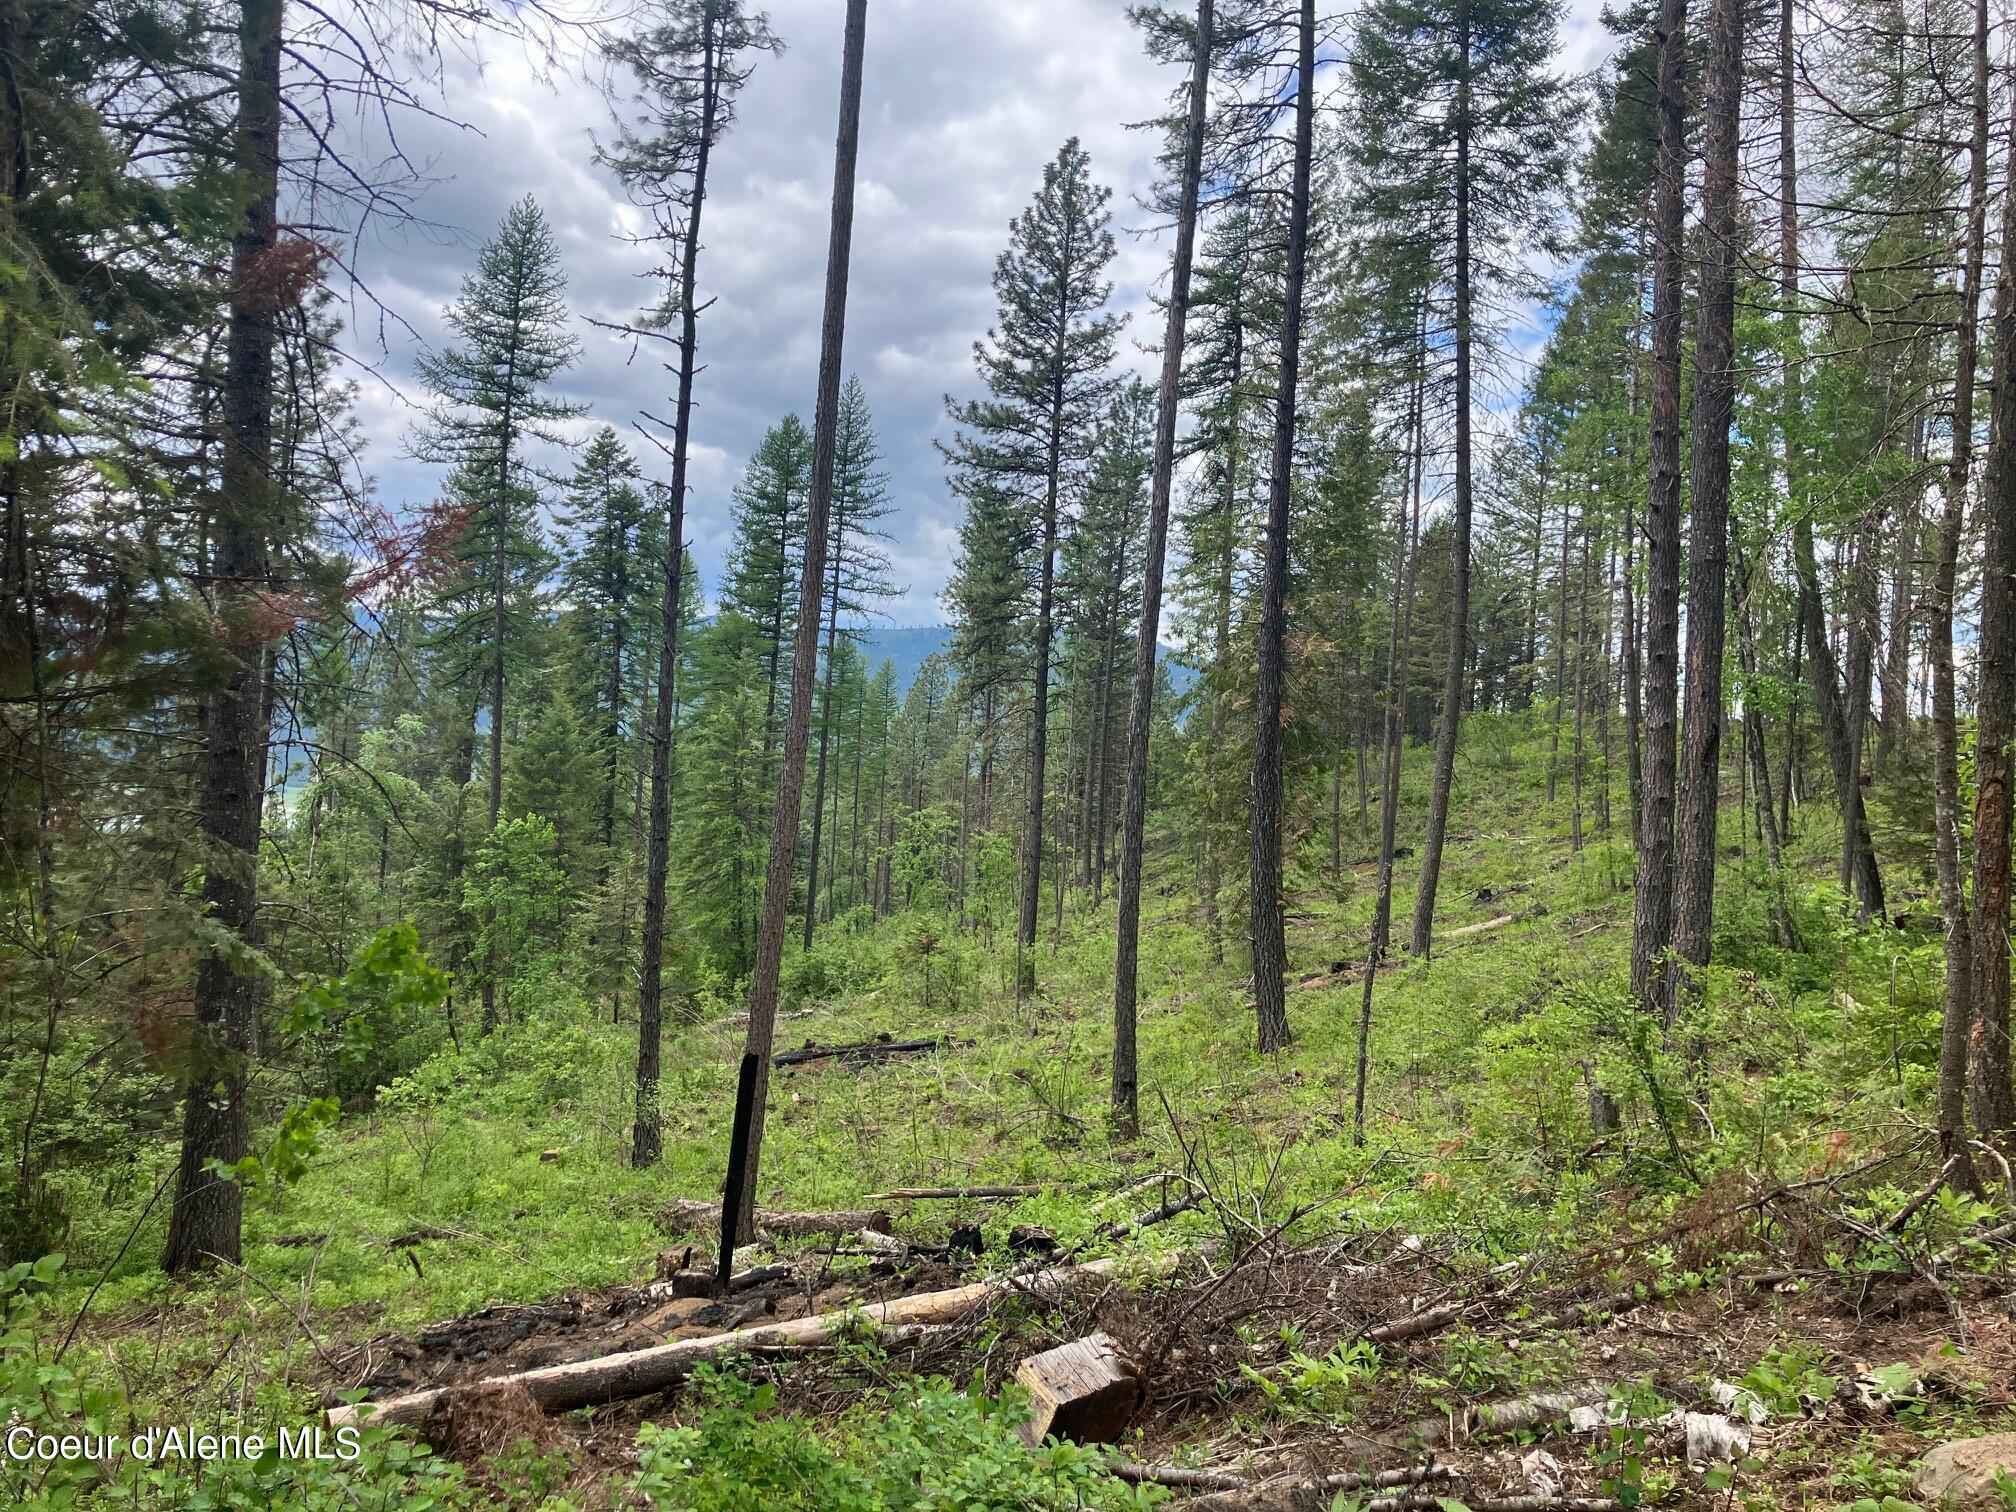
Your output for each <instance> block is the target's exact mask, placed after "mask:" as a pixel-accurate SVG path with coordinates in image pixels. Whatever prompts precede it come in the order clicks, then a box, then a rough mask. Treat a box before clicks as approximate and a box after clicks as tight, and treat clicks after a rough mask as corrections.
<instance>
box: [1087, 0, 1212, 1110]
mask: <svg viewBox="0 0 2016 1512" xmlns="http://www.w3.org/2000/svg"><path fill="white" fill-rule="evenodd" d="M1212 11H1213V0H1197V36H1196V46H1195V48H1194V50H1193V51H1192V53H1191V60H1190V113H1189V116H1188V119H1187V120H1186V121H1185V123H1184V130H1183V178H1182V183H1181V186H1180V187H1179V189H1178V191H1177V202H1176V249H1175V253H1174V256H1173V257H1172V258H1171V261H1170V265H1169V305H1168V309H1167V311H1166V313H1165V316H1164V319H1163V323H1162V378H1161V385H1160V389H1159V392H1158V394H1157V397H1156V408H1155V461H1154V472H1153V474H1152V476H1151V478H1150V481H1149V490H1148V542H1147V548H1146V553H1145V555H1144V556H1143V558H1142V562H1141V629H1140V633H1139V635H1138V636H1137V638H1136V643H1135V647H1134V694H1133V697H1132V698H1131V699H1130V700H1129V702H1128V705H1127V780H1126V788H1125V790H1124V792H1123V794H1122V797H1121V800H1120V882H1119V897H1118V899H1117V907H1118V914H1119V921H1118V923H1117V925H1116V939H1115V944H1114V952H1113V1077H1112V1112H1111V1118H1112V1122H1113V1131H1114V1133H1115V1134H1116V1135H1117V1136H1118V1137H1119V1138H1122V1139H1133V1138H1135V1137H1136V1136H1138V1135H1139V1134H1140V1132H1141V1101H1140V1066H1139V1062H1138V1059H1137V1052H1136V1049H1135V1042H1134V1030H1135V1024H1136V1021H1137V1013H1136V1002H1137V1000H1138V994H1139V991H1140V969H1141V857H1142V847H1143V842H1144V836H1145V835H1146V832H1147V827H1148V738H1149V730H1150V726H1151V724H1152V722H1153V718H1154V711H1155V652H1156V640H1157V636H1158V633H1159V629H1160V626H1161V623H1162V571H1163V566H1164V563H1165V561H1166V559H1167V557H1168V551H1169V496H1170V492H1171V489H1172V487H1173V486H1174V482H1175V476H1176V406H1177V403H1178V396H1179V393H1180V390H1181V385H1182V379H1183V340H1184V336H1185V334H1186V331H1187V329H1188V327H1187V324H1186V316H1187V315H1188V312H1189V308H1190V265H1191V261H1192V259H1193V258H1194V256H1195V251H1196V243H1197V196H1198V180H1199V178H1200V177H1201V175H1202V170H1203V162H1204V110H1205V104H1206V99H1207V96H1208V94H1209V92H1210V87H1211V29H1212V20H1213V17H1212Z"/></svg>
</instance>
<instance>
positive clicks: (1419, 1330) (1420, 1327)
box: [1361, 1302, 1463, 1344]
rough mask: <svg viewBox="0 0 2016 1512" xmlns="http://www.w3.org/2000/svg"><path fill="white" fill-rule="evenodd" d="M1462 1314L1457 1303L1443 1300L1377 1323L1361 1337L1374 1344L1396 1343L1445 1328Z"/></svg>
mask: <svg viewBox="0 0 2016 1512" xmlns="http://www.w3.org/2000/svg"><path fill="white" fill-rule="evenodd" d="M1462 1316H1463V1309H1462V1308H1461V1307H1460V1306H1459V1305H1458V1304H1456V1303H1454V1302H1444V1303H1442V1304H1441V1305H1440V1306H1439V1307H1426V1308H1423V1309H1422V1310H1421V1311H1420V1312H1417V1313H1410V1314H1409V1315H1408V1316H1406V1317H1404V1318H1395V1319H1393V1320H1392V1321H1391V1322H1390V1323H1380V1324H1377V1325H1375V1326H1374V1327H1371V1328H1368V1329H1366V1330H1365V1332H1364V1333H1363V1335H1361V1337H1363V1338H1365V1339H1368V1340H1370V1341H1371V1342H1372V1343H1374V1344H1397V1343H1399V1342H1400V1341H1401V1340H1402V1339H1417V1338H1419V1337H1420V1336H1421V1335H1422V1334H1426V1333H1434V1332H1436V1331H1437V1330H1439V1329H1444V1328H1447V1327H1448V1326H1449V1325H1450V1324H1451V1323H1454V1322H1455V1321H1456V1320H1457V1319H1458V1318H1460V1317H1462Z"/></svg>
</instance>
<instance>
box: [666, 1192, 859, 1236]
mask: <svg viewBox="0 0 2016 1512" xmlns="http://www.w3.org/2000/svg"><path fill="white" fill-rule="evenodd" d="M869 1201H871V1202H872V1201H874V1199H873V1198H870V1199H869ZM658 1226H659V1227H660V1228H662V1229H664V1230H666V1231H667V1232H668V1233H674V1234H705V1233H710V1232H713V1231H715V1230H718V1229H719V1228H720V1227H721V1204H720V1203H719V1202H702V1201H700V1200H699V1199H698V1198H695V1197H675V1198H673V1199H672V1200H671V1201H670V1202H668V1203H666V1204H665V1205H664V1206H662V1207H660V1208H659V1209H658ZM756 1227H757V1228H758V1229H759V1230H761V1231H762V1232H764V1233H766V1234H774V1235H776V1236H777V1237H778V1238H780V1239H803V1238H805V1237H806V1236H807V1235H810V1234H855V1233H859V1232H860V1231H861V1230H862V1229H873V1230H874V1231H875V1232H876V1233H878V1234H886V1233H888V1232H889V1227H890V1225H889V1215H888V1214H887V1213H885V1212H883V1211H882V1210H881V1209H880V1208H874V1209H859V1210H849V1211H844V1212H835V1213H785V1212H780V1211H778V1210H777V1209H775V1208H758V1209H756Z"/></svg>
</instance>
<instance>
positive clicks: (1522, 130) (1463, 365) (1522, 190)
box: [1351, 0, 1575, 955]
mask: <svg viewBox="0 0 2016 1512" xmlns="http://www.w3.org/2000/svg"><path fill="white" fill-rule="evenodd" d="M1560 11H1561V7H1560V3H1559V0H1375V3H1374V4H1373V5H1372V6H1371V7H1370V9H1369V10H1368V11H1367V12H1366V14H1365V17H1364V19H1363V21H1362V23H1361V24H1360V27H1359V32H1358V38H1357V45H1356V48H1355V49H1354V51H1353V53H1352V58H1351V75H1352V82H1353V85H1354V91H1355V101H1354V106H1353V120H1354V121H1355V123H1356V132H1355V151H1354V157H1355V160H1356V165H1357V173H1358V200H1359V209H1360V213H1361V214H1362V215H1363V216H1364V217H1365V218H1366V220H1367V221H1368V223H1369V224H1370V226H1371V227H1372V236H1371V244H1370V247H1369V248H1368V249H1367V250H1368V253H1369V255H1370V256H1372V257H1373V258H1375V259H1378V258H1383V257H1385V256H1387V255H1388V254H1389V253H1390V254H1391V255H1392V256H1393V257H1394V259H1395V263H1396V265H1397V266H1399V267H1401V268H1406V267H1408V266H1410V265H1412V266H1413V267H1414V268H1415V269H1416V270H1417V271H1418V272H1419V274H1420V276H1421V277H1423V278H1424V279H1425V281H1426V284H1425V287H1423V288H1422V289H1421V290H1420V291H1419V296H1418V299H1419V301H1420V303H1422V304H1425V306H1426V308H1427V309H1428V310H1429V330H1430V346H1431V349H1432V350H1434V351H1435V352H1436V353H1437V355H1438V357H1439V358H1441V359H1442V361H1443V362H1444V363H1446V382H1447V390H1446V395H1447V397H1446V403H1447V404H1448V405H1449V407H1450V409H1451V410H1452V412H1453V413H1452V417H1451V418H1452V423H1453V431H1454V444H1453V455H1452V457H1451V470H1452V473H1453V478H1452V493H1453V499H1452V506H1453V507H1452V515H1453V522H1454V532H1453V535H1452V541H1451V550H1452V552H1453V557H1452V570H1453V576H1454V583H1455V592H1454V595H1453V597H1452V600H1451V603H1450V622H1449V623H1450V630H1449V644H1448V655H1447V660H1446V662H1445V666H1444V678H1443V695H1442V715H1441V723H1440V726H1439V727H1438V734H1437V737H1436V747H1435V781H1434V786H1433V788H1432V789H1431V794H1430V801H1429V811H1428V833H1427V836H1426V839H1425V841H1424V843H1423V845H1422V849H1421V874H1420V882H1419V885H1418V887H1417V889H1416V892H1415V899H1414V926H1413V942H1412V945H1413V951H1414V953H1415V954H1416V955H1426V954H1427V953H1428V951H1429V948H1430V946H1431V944H1432V943H1433V940H1434V926H1435V893H1436V888H1437V885H1438V883H1439V881H1440V874H1441V858H1442V846H1443V839H1444V836H1445V834H1446V832H1447V829H1448V819H1449V800H1450V791H1451V788H1452V786H1453V784H1454V781H1455V771H1456V738H1457V727H1458V725H1459V723H1460V721H1461V718H1462V713H1463V705H1464V695H1465V687H1466V677H1467V675H1468V663H1469V649H1470V642H1469V632H1470V576H1471V569H1470V558H1471V539H1470V536H1471V515H1472V497H1473V484H1474V478H1473V471H1474V463H1473V456H1472V433H1473V429H1474V424H1475V415H1474V413H1473V409H1474V404H1475V400H1474V396H1473V391H1474V387H1475V382H1474V372H1475V369H1476V366H1477V364H1478V359H1479V355H1480V348H1481V349H1482V351H1483V352H1485V353H1488V352H1490V351H1491V350H1493V348H1494V347H1495V345H1496V343H1497V340H1498V335H1497V330H1496V325H1495V322H1494V321H1493V319H1492V318H1491V312H1492V311H1493V310H1494V309H1495V308H1498V307H1501V305H1502V301H1503V299H1504V297H1505V296H1508V295H1516V294H1518V293H1520V292H1522V291H1524V290H1526V289H1528V288H1529V287H1530V281H1531V275H1530V273H1529V272H1528V271H1527V270H1528V262H1529V259H1530V257H1531V255H1532V253H1533V251H1534V250H1535V249H1536V248H1538V249H1542V250H1547V249H1553V248H1555V247H1557V246H1558V244H1559V236H1558V234H1557V232H1558V227H1557V219H1558V214H1559V204H1560V199H1561V194H1562V191H1563V189H1564V187H1565V184H1566V180H1567V172H1568V160H1567V152H1568V147H1569V144H1570V143H1571V141H1572V140H1573V130H1572V128H1573V124H1574V103H1575V101H1574V95H1573V93H1572V90H1571V87H1570V86H1569V84H1568V83H1566V82H1565V81H1563V80H1561V79H1559V78H1558V77H1557V76H1556V75H1555V74H1554V73H1553V71H1552V69H1551V67H1550V60H1551V58H1552V56H1553V52H1554V46H1555V41H1556V37H1557V34H1558V30H1559V22H1560ZM1424 168H1428V169H1430V170H1432V171H1424ZM1406 302H1408V303H1414V302H1415V301H1406ZM1417 307H1418V306H1417ZM1442 383H1443V376H1442V375H1438V380H1437V383H1436V388H1437V390H1438V391H1440V390H1441V389H1442ZM1437 399H1438V403H1439V402H1441V393H1440V392H1438V395H1437Z"/></svg>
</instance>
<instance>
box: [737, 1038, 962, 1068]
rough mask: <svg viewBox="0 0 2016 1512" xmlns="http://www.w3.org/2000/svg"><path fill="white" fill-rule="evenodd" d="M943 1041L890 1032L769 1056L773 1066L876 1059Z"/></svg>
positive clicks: (915, 1051) (919, 1050)
mask: <svg viewBox="0 0 2016 1512" xmlns="http://www.w3.org/2000/svg"><path fill="white" fill-rule="evenodd" d="M940 1044H941V1042H940V1041H938V1040H935V1039H918V1040H899V1039H891V1038H890V1037H889V1036H888V1035H886V1034H884V1035H880V1036H878V1037H877V1038H875V1039H872V1040H864V1041H862V1042H861V1043H860V1044H858V1045H809V1044H808V1045H804V1046H801V1047H800V1048H798V1049H796V1050H783V1051H779V1052H778V1053H777V1054H776V1055H773V1056H771V1057H770V1064H771V1065H773V1066H804V1065H809V1064H810V1063H811V1062H813V1061H822V1060H837V1061H853V1062H861V1061H876V1060H887V1059H889V1058H890V1057H891V1056H896V1055H922V1054H924V1053H925V1052H927V1051H931V1050H936V1049H938V1048H939V1047H940Z"/></svg>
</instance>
